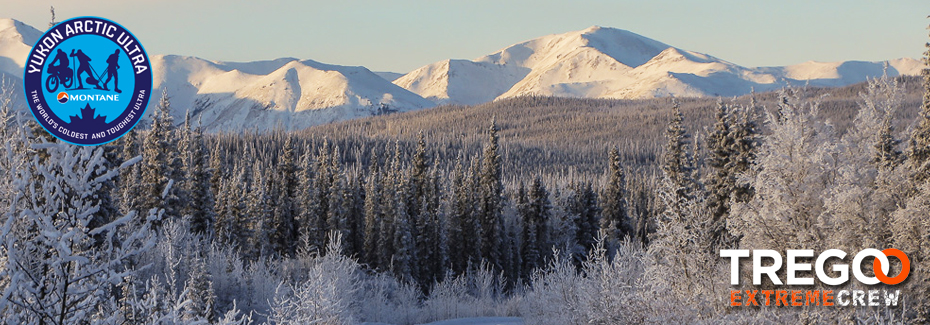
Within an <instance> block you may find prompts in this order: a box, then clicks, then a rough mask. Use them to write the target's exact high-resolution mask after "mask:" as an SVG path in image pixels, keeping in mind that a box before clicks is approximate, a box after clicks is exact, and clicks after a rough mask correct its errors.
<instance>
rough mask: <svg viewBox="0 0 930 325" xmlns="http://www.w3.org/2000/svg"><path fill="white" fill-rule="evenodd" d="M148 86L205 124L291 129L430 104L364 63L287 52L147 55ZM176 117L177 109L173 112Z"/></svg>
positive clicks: (226, 127)
mask: <svg viewBox="0 0 930 325" xmlns="http://www.w3.org/2000/svg"><path fill="white" fill-rule="evenodd" d="M151 60H152V70H153V71H154V74H153V79H154V85H153V86H154V87H155V88H158V89H164V88H167V89H168V93H169V94H170V95H171V96H172V98H171V102H172V105H180V106H181V107H185V108H189V109H190V110H191V113H192V115H193V116H195V117H199V118H201V119H202V121H203V123H204V126H205V127H207V128H208V129H210V130H214V131H216V130H224V131H236V130H246V129H254V130H267V129H269V128H276V127H280V128H286V129H299V128H305V127H308V126H312V125H318V124H323V123H329V122H334V121H340V120H346V119H350V118H357V117H363V116H371V115H373V114H376V113H377V112H378V109H379V108H380V107H381V105H382V104H384V105H387V106H388V107H389V108H391V109H396V110H398V111H409V110H416V109H422V108H428V107H432V106H434V104H433V103H432V102H430V101H427V100H425V99H423V98H422V97H420V96H418V95H416V94H414V93H411V92H409V91H407V90H405V89H403V88H400V87H398V86H395V85H394V84H391V83H390V82H389V81H387V80H385V79H383V78H381V77H379V76H377V75H375V74H374V73H373V72H371V71H369V70H368V69H366V68H364V67H348V66H338V65H329V64H324V63H319V62H316V61H311V60H304V61H300V60H297V59H293V58H284V59H277V60H272V61H256V62H246V63H233V62H215V61H207V60H204V59H200V58H195V57H183V56H175V55H153V56H151ZM178 116H180V115H178Z"/></svg>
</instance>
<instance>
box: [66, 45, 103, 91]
mask: <svg viewBox="0 0 930 325" xmlns="http://www.w3.org/2000/svg"><path fill="white" fill-rule="evenodd" d="M71 56H72V57H75V58H77V60H78V69H77V75H75V77H76V78H77V81H78V89H84V83H82V82H81V74H82V73H85V72H86V73H87V83H89V84H91V85H96V84H97V79H94V74H93V72H91V71H90V58H89V57H88V56H87V55H86V54H84V52H83V51H81V50H77V54H75V53H74V50H71Z"/></svg>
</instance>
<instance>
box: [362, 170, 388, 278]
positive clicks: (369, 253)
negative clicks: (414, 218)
mask: <svg viewBox="0 0 930 325" xmlns="http://www.w3.org/2000/svg"><path fill="white" fill-rule="evenodd" d="M381 182H382V181H381V174H380V170H379V169H378V163H377V159H374V162H373V163H372V164H371V166H370V167H369V172H368V177H367V178H366V179H365V245H364V247H363V249H362V251H363V253H364V256H363V261H365V262H366V263H367V264H368V266H369V267H371V268H375V269H377V268H378V267H381V264H380V262H381V257H380V253H381V250H380V249H379V244H380V243H381V223H382V220H383V218H384V216H383V215H382V214H381V212H382V211H381V197H382V195H383V192H382V188H381V185H382V183H381Z"/></svg>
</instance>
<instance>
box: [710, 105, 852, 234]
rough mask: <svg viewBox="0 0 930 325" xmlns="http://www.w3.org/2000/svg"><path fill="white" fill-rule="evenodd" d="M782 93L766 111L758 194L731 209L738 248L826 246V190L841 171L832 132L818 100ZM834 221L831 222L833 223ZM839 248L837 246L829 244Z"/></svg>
mask: <svg viewBox="0 0 930 325" xmlns="http://www.w3.org/2000/svg"><path fill="white" fill-rule="evenodd" d="M802 95H803V94H802V93H801V92H799V91H793V93H790V95H789V92H788V91H783V92H782V93H781V98H782V99H781V100H780V102H781V103H782V104H781V105H779V107H778V110H777V111H775V112H768V113H767V114H766V122H767V123H768V125H769V128H770V129H771V134H769V135H767V137H766V139H765V141H764V142H763V143H762V146H761V147H760V149H759V154H758V157H757V158H756V160H755V164H754V165H753V167H752V173H751V174H749V175H748V177H749V179H748V181H749V185H751V186H752V187H753V188H754V190H755V196H753V198H752V199H750V200H749V201H748V202H745V203H736V204H734V205H733V207H732V208H731V215H732V216H733V217H731V218H730V220H729V223H728V230H729V231H730V232H731V233H732V234H734V235H736V236H741V237H742V238H741V240H740V247H743V248H748V249H754V248H759V249H761V248H765V249H774V250H784V249H787V248H791V247H805V248H809V249H815V250H816V249H821V248H823V247H822V245H823V232H822V228H821V227H817V226H815V225H818V224H822V222H825V221H828V220H821V219H820V218H821V217H822V216H824V214H823V212H824V202H823V193H827V192H829V191H830V189H831V188H833V185H834V184H835V181H836V173H835V171H836V170H838V168H839V166H838V162H837V149H836V144H835V142H834V136H833V130H832V128H831V126H830V125H829V124H827V123H825V121H823V119H821V118H819V115H818V111H819V102H818V100H817V99H802V97H801V96H802ZM830 222H831V223H832V221H830ZM830 248H835V247H830Z"/></svg>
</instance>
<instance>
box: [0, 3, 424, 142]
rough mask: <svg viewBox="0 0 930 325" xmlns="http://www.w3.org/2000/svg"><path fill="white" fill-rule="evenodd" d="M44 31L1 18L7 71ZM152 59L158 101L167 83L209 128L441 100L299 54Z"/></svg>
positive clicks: (177, 105) (280, 124)
mask: <svg viewBox="0 0 930 325" xmlns="http://www.w3.org/2000/svg"><path fill="white" fill-rule="evenodd" d="M39 37H41V32H39V31H38V30H36V29H34V28H32V27H29V26H27V25H25V24H23V23H21V22H18V21H15V20H12V19H0V76H2V77H4V78H7V79H9V78H11V76H12V77H15V78H17V79H20V78H22V77H21V76H22V73H23V67H24V63H25V61H26V57H27V56H28V53H29V50H30V48H31V44H34V43H35V42H36V41H37V40H38V38H39ZM27 44H30V45H27ZM149 59H150V60H151V63H152V71H153V79H154V80H153V81H154V87H155V88H156V91H157V93H156V96H155V98H153V102H152V104H151V105H152V106H150V107H154V103H157V100H158V96H160V92H161V90H163V89H167V90H168V94H169V95H170V96H171V104H172V108H173V110H172V115H174V117H175V118H176V121H177V122H178V123H180V122H181V119H182V118H183V116H184V115H185V113H186V112H187V111H188V110H190V112H191V113H192V115H193V117H194V118H196V119H200V120H201V121H202V123H203V126H204V127H205V128H206V129H207V130H209V131H243V130H257V131H263V130H270V129H274V128H284V129H299V128H305V127H308V126H312V125H318V124H323V123H329V122H333V121H339V120H345V119H350V118H357V117H363V116H370V115H373V114H376V113H378V109H379V108H380V107H381V106H382V105H386V106H387V107H388V108H389V109H392V110H397V111H409V110H416V109H423V108H428V107H432V106H435V104H433V103H432V102H430V101H428V100H426V99H423V98H422V97H420V96H419V95H416V94H414V93H412V92H410V91H408V90H406V89H403V88H401V87H398V86H396V85H394V84H392V83H391V82H390V81H387V80H385V79H384V78H382V77H380V76H378V75H376V74H374V73H373V72H371V71H369V70H368V69H366V68H364V67H349V66H338V65H330V64H324V63H320V62H316V61H312V60H305V61H300V60H298V59H294V58H282V59H277V60H271V61H256V62H218V61H209V60H204V59H200V58H195V57H185V56H176V55H151V54H150V58H149ZM20 91H21V90H20ZM146 115H148V114H146Z"/></svg>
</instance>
